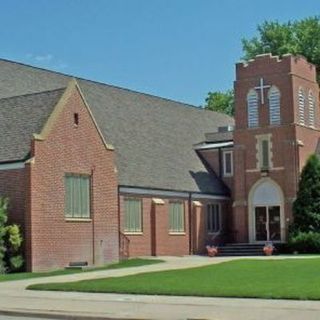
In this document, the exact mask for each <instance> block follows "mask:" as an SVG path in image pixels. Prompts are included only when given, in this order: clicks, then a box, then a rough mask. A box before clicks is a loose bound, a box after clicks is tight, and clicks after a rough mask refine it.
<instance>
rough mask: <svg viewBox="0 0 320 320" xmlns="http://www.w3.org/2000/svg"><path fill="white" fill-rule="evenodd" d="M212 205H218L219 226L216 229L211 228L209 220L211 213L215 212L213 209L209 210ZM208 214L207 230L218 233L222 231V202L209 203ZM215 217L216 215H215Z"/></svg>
mask: <svg viewBox="0 0 320 320" xmlns="http://www.w3.org/2000/svg"><path fill="white" fill-rule="evenodd" d="M211 206H217V208H218V215H219V225H218V226H217V228H216V229H215V230H212V229H211V230H210V229H209V226H208V224H209V222H208V220H209V214H212V213H213V211H212V210H211V211H209V207H211ZM206 212H207V214H206V230H207V234H218V233H220V232H221V229H222V220H221V219H222V214H221V203H218V202H212V203H208V204H207V211H206ZM213 219H215V217H214V216H213Z"/></svg>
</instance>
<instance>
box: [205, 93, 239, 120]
mask: <svg viewBox="0 0 320 320" xmlns="http://www.w3.org/2000/svg"><path fill="white" fill-rule="evenodd" d="M205 108H206V109H208V110H212V111H218V112H223V113H226V114H228V115H230V116H233V115H234V94H233V90H227V91H226V92H221V91H214V92H209V93H208V96H207V98H206V105H205Z"/></svg>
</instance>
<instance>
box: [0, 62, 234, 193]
mask: <svg viewBox="0 0 320 320" xmlns="http://www.w3.org/2000/svg"><path fill="white" fill-rule="evenodd" d="M70 79H71V76H68V75H64V74H61V73H57V72H53V71H48V70H44V69H39V68H36V67H31V66H27V65H23V64H20V63H15V62H11V61H7V60H0V98H1V97H8V96H12V95H25V94H28V93H34V92H42V91H48V90H55V89H58V88H61V87H66V86H67V84H68V82H69V81H70ZM77 82H78V84H79V86H80V88H81V91H82V93H83V94H84V96H85V99H86V101H87V102H88V104H89V106H90V108H91V111H92V113H93V115H94V118H95V119H96V122H97V124H98V126H99V128H100V130H101V132H102V134H103V135H104V137H105V140H106V141H107V143H111V144H112V145H113V146H114V147H115V152H116V161H117V167H118V171H119V184H120V185H122V186H134V187H143V188H153V189H163V190H177V191H190V192H202V193H210V194H225V193H226V192H227V189H226V187H225V186H224V184H223V183H222V182H221V181H220V180H219V179H218V178H217V177H216V176H215V175H214V174H212V173H209V172H208V171H207V170H206V168H205V167H204V165H203V163H202V162H201V160H200V159H199V157H198V156H197V154H196V153H195V151H194V150H193V144H195V143H196V142H198V141H201V140H203V138H204V134H205V132H212V131H215V130H216V129H217V128H218V126H221V125H231V124H233V119H232V118H230V117H228V116H226V115H224V114H219V113H215V112H212V111H206V110H203V109H200V108H196V107H192V106H190V105H187V104H183V103H180V102H175V101H172V100H168V99H163V98H159V97H155V96H152V95H148V94H143V93H139V92H135V91H131V90H128V89H123V88H119V87H115V86H110V85H106V84H102V83H97V82H93V81H89V80H84V79H79V78H78V79H77ZM11 116H13V115H12V114H11ZM1 145H2V142H0V150H2V147H1ZM2 160H3V156H2V152H1V153H0V161H2Z"/></svg>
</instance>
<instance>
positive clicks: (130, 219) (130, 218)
mask: <svg viewBox="0 0 320 320" xmlns="http://www.w3.org/2000/svg"><path fill="white" fill-rule="evenodd" d="M124 210H125V213H124V231H126V232H142V208H141V200H139V199H125V200H124Z"/></svg>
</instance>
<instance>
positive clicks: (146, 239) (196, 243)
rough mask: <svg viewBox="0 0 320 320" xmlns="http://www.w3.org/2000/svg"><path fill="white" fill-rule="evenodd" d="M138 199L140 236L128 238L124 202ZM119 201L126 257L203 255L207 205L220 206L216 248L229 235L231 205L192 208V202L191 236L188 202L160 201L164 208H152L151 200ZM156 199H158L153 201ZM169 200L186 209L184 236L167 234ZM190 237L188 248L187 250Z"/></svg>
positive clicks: (158, 206) (208, 201)
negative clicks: (125, 243)
mask: <svg viewBox="0 0 320 320" xmlns="http://www.w3.org/2000/svg"><path fill="white" fill-rule="evenodd" d="M130 197H132V198H135V199H137V198H140V199H141V200H142V203H143V232H142V233H137V234H130V233H127V234H126V233H125V232H124V227H123V226H124V199H125V198H130ZM120 198H121V200H120V208H121V210H120V212H121V214H120V220H121V232H123V233H124V234H125V235H126V237H127V239H128V240H129V241H130V244H129V256H130V257H136V256H148V255H157V256H163V255H173V256H180V255H187V254H189V253H190V250H191V251H192V252H193V253H195V254H202V253H204V252H205V244H206V242H207V241H208V240H209V239H211V238H212V235H210V234H208V232H207V228H206V208H207V204H208V203H217V202H218V203H221V217H222V230H221V232H220V234H219V235H217V237H215V243H216V244H222V243H223V242H224V241H226V232H227V231H228V216H229V215H230V204H229V202H228V201H225V200H219V201H214V200H203V199H201V200H199V202H200V203H201V204H202V206H195V205H194V204H193V201H192V202H191V205H192V206H191V217H190V219H191V223H192V226H191V233H190V229H189V199H188V200H186V199H185V200H183V199H176V198H166V199H164V198H162V197H159V199H161V200H163V201H164V204H155V203H153V202H152V197H148V196H140V197H139V196H138V197H137V196H136V195H131V196H130V195H121V197H120ZM156 198H157V197H156ZM170 200H181V201H183V203H184V208H185V233H183V234H170V233H169V222H168V219H169V202H170ZM190 235H191V242H192V243H191V248H190V242H189V241H190Z"/></svg>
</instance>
